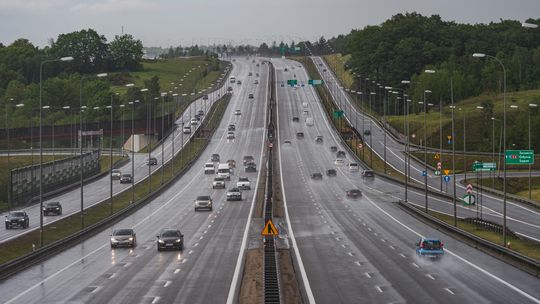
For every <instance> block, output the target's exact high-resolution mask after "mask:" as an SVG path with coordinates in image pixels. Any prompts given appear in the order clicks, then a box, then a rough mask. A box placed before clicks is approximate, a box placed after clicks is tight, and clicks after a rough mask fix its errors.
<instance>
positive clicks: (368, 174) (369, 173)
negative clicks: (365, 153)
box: [362, 170, 375, 177]
mask: <svg viewBox="0 0 540 304" xmlns="http://www.w3.org/2000/svg"><path fill="white" fill-rule="evenodd" d="M362 177H375V172H373V170H364V171H362Z"/></svg>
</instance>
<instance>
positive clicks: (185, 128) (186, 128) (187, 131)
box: [182, 127, 191, 134]
mask: <svg viewBox="0 0 540 304" xmlns="http://www.w3.org/2000/svg"><path fill="white" fill-rule="evenodd" d="M182 132H184V134H191V127H184V129H183V131H182Z"/></svg>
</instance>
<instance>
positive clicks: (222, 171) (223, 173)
mask: <svg viewBox="0 0 540 304" xmlns="http://www.w3.org/2000/svg"><path fill="white" fill-rule="evenodd" d="M217 175H218V176H219V177H223V178H225V179H226V180H229V179H231V169H230V168H229V164H219V166H218V169H217Z"/></svg>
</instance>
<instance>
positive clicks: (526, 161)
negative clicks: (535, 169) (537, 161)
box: [505, 150, 534, 165]
mask: <svg viewBox="0 0 540 304" xmlns="http://www.w3.org/2000/svg"><path fill="white" fill-rule="evenodd" d="M505 159H506V163H507V164H508V165H532V164H534V150H506V153H505Z"/></svg>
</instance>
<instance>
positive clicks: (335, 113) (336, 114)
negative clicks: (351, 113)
mask: <svg viewBox="0 0 540 304" xmlns="http://www.w3.org/2000/svg"><path fill="white" fill-rule="evenodd" d="M333 116H334V118H339V117H342V116H343V110H335V111H334V113H333Z"/></svg>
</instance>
